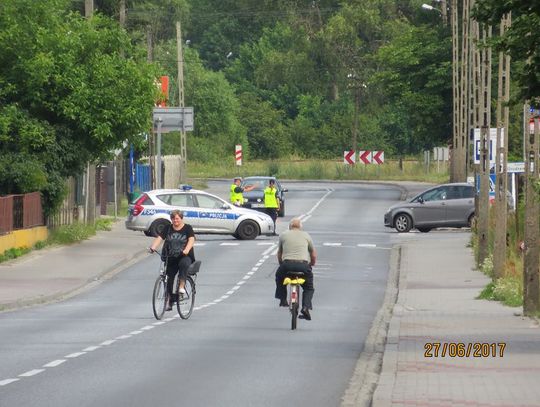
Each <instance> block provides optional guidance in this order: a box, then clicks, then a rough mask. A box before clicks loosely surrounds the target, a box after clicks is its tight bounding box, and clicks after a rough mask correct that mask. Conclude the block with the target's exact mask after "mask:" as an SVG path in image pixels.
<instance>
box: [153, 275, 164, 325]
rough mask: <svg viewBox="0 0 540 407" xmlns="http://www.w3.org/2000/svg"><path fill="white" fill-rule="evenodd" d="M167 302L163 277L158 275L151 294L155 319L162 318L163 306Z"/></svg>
mask: <svg viewBox="0 0 540 407" xmlns="http://www.w3.org/2000/svg"><path fill="white" fill-rule="evenodd" d="M166 304H167V289H166V287H165V279H164V278H162V277H161V276H159V277H158V278H157V279H156V282H155V284H154V292H153V295H152V308H153V311H154V316H155V317H156V319H158V320H159V319H161V318H163V314H165V306H166Z"/></svg>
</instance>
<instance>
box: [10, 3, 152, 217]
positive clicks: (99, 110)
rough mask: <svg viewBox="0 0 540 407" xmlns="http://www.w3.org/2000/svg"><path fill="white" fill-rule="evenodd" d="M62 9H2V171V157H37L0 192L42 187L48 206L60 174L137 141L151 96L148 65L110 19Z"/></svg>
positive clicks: (59, 5)
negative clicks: (27, 170) (23, 174)
mask: <svg viewBox="0 0 540 407" xmlns="http://www.w3.org/2000/svg"><path fill="white" fill-rule="evenodd" d="M69 6H70V2H69V0H44V1H40V2H37V3H36V2H33V1H31V0H5V1H4V2H3V3H2V13H0V27H2V29H1V30H0V87H1V89H2V90H1V91H0V110H1V111H2V113H3V115H2V116H3V117H2V120H0V153H1V155H3V156H6V157H7V158H6V159H4V160H2V162H0V165H3V166H4V167H3V169H2V171H3V172H4V173H5V172H6V171H7V172H8V173H9V172H10V171H11V170H10V169H9V168H8V167H9V162H10V159H11V162H13V161H14V160H16V159H25V160H27V161H29V162H31V163H35V164H36V165H34V166H33V168H34V170H35V171H34V172H33V174H32V175H31V176H30V175H29V176H28V177H26V180H25V179H21V177H17V178H14V179H13V182H12V183H3V184H1V185H0V188H2V189H1V190H0V192H1V193H4V194H6V193H14V192H29V189H34V188H37V189H40V190H41V191H42V192H43V195H44V198H45V203H46V209H48V210H51V209H52V208H54V206H55V205H56V204H58V203H59V201H60V199H61V197H62V196H61V193H60V192H61V190H62V188H61V186H58V185H56V184H57V183H58V182H62V181H61V180H62V179H63V178H65V177H68V176H71V175H75V174H78V173H80V172H81V170H82V168H83V167H84V165H85V164H86V162H87V161H95V160H100V159H103V158H106V157H108V156H109V155H110V154H111V151H112V150H114V149H116V148H119V147H121V146H122V143H123V142H124V141H126V140H127V141H132V142H137V143H140V142H141V140H140V138H139V136H138V135H139V134H140V133H141V132H142V131H144V130H146V129H148V128H149V126H150V124H151V121H150V118H151V111H152V107H153V104H154V100H155V96H156V93H157V89H156V86H155V85H154V78H155V72H154V68H153V67H152V66H150V65H148V64H146V63H141V60H144V59H143V55H144V54H142V53H141V52H140V50H137V49H136V48H134V47H133V46H132V45H131V43H130V39H129V37H128V36H127V35H126V33H125V32H123V31H122V30H120V28H119V27H118V24H117V23H116V22H114V21H112V20H111V19H109V18H106V17H103V16H100V15H99V14H96V15H95V16H94V17H93V18H92V19H89V20H87V19H85V18H83V17H82V16H80V14H77V13H72V12H70V11H69ZM121 53H123V54H124V56H125V57H123V56H121ZM15 158H16V159H15ZM43 175H44V176H45V178H43ZM31 180H33V181H31ZM37 180H39V182H38V181H37Z"/></svg>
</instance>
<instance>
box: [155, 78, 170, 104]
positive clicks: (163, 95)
mask: <svg viewBox="0 0 540 407" xmlns="http://www.w3.org/2000/svg"><path fill="white" fill-rule="evenodd" d="M156 85H157V87H158V89H159V90H160V95H159V99H158V100H157V102H156V107H167V101H168V100H169V77H168V76H162V77H160V78H159V81H156Z"/></svg>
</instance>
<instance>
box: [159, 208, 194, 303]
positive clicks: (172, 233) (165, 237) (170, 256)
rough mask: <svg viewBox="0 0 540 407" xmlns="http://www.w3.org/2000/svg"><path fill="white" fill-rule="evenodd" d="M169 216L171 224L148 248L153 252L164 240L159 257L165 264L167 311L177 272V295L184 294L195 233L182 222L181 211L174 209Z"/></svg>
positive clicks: (172, 300) (171, 299) (171, 301)
mask: <svg viewBox="0 0 540 407" xmlns="http://www.w3.org/2000/svg"><path fill="white" fill-rule="evenodd" d="M170 216H171V222H172V224H170V225H168V226H167V227H166V228H164V229H163V231H162V232H161V233H160V234H159V235H158V236H156V238H155V239H154V241H153V242H152V245H151V246H150V249H149V250H150V252H151V253H153V252H155V251H156V250H157V248H158V247H159V245H160V244H161V242H163V241H164V242H165V243H164V244H163V249H162V251H161V258H162V259H163V260H166V264H167V269H166V273H167V277H168V278H167V304H166V308H165V309H166V310H167V311H170V310H171V309H172V304H173V302H174V298H173V284H174V277H175V276H176V273H178V279H179V280H180V282H179V288H178V295H182V294H185V293H186V290H185V288H184V287H185V284H186V277H187V270H188V268H189V266H190V265H191V263H193V262H194V261H195V253H194V251H193V245H194V244H195V233H194V232H193V227H192V226H191V225H189V224H187V223H184V213H183V212H182V211H179V210H174V211H172V212H171V215H170Z"/></svg>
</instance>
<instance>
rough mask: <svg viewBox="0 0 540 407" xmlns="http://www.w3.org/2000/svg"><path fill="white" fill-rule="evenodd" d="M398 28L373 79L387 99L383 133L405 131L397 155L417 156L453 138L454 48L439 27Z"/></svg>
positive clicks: (379, 57) (381, 55) (382, 50)
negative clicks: (386, 131)
mask: <svg viewBox="0 0 540 407" xmlns="http://www.w3.org/2000/svg"><path fill="white" fill-rule="evenodd" d="M397 25H398V23H396V33H395V36H394V38H393V39H392V41H390V43H388V44H387V45H384V46H382V47H381V48H380V49H379V50H378V54H377V57H376V58H377V63H378V65H379V69H378V72H377V73H376V74H375V75H374V76H373V78H372V79H373V82H374V85H376V86H379V89H380V90H381V92H383V93H384V95H385V97H386V100H387V109H386V110H388V113H389V114H390V115H389V116H388V119H389V120H388V122H387V123H386V124H383V128H387V129H389V123H394V125H395V127H396V128H400V129H401V130H400V135H399V137H396V138H394V137H393V139H394V140H396V144H395V147H397V151H398V152H400V154H416V153H418V152H420V151H422V150H423V149H431V148H432V147H433V146H436V145H441V144H444V143H448V141H449V138H450V136H451V127H450V126H451V117H452V115H451V105H450V103H451V100H452V98H451V80H450V78H451V57H450V53H451V48H450V45H451V44H450V42H449V41H447V38H446V37H445V36H444V32H438V31H437V30H436V29H435V28H431V27H429V26H420V27H414V26H412V25H410V24H408V23H400V24H399V28H398V27H397ZM386 118H387V116H386V115H385V116H383V120H385V121H386ZM392 133H393V131H392ZM405 138H409V140H406V139H405Z"/></svg>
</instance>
